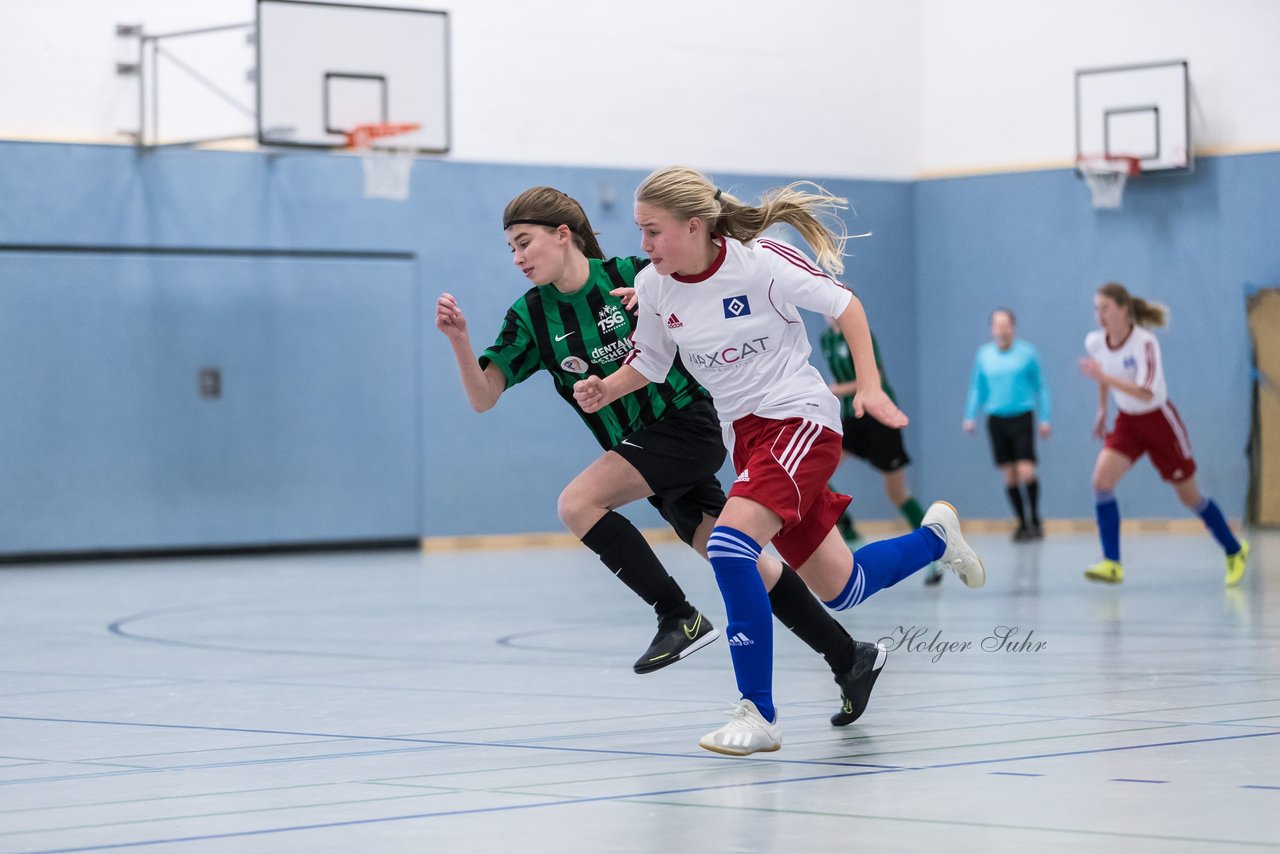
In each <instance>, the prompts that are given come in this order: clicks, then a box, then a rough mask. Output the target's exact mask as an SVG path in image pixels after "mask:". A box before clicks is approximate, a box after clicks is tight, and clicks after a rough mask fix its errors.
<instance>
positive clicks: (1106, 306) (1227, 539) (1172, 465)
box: [1080, 282, 1249, 586]
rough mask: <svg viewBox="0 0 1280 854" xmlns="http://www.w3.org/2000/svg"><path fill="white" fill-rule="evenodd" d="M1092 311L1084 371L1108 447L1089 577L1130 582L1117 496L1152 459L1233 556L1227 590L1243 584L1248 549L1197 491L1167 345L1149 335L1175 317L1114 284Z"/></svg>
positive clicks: (1098, 480) (1096, 429) (1099, 477)
mask: <svg viewBox="0 0 1280 854" xmlns="http://www.w3.org/2000/svg"><path fill="white" fill-rule="evenodd" d="M1093 307H1094V310H1095V311H1096V312H1097V315H1098V326H1100V327H1101V328H1100V329H1096V330H1094V331H1093V332H1090V333H1089V334H1088V336H1086V337H1085V339H1084V348H1085V350H1086V351H1088V353H1089V357H1088V358H1086V359H1081V360H1080V370H1081V371H1082V372H1083V373H1084V374H1085V376H1087V377H1090V378H1091V379H1094V380H1097V382H1098V416H1097V419H1096V420H1095V421H1094V425H1093V435H1094V437H1095V438H1098V439H1105V445H1104V446H1103V448H1102V450H1101V451H1100V452H1099V453H1098V461H1097V463H1096V464H1095V465H1094V469H1093V489H1094V492H1095V494H1096V501H1097V508H1096V509H1097V516H1098V535H1099V537H1100V538H1101V540H1102V560H1100V561H1099V562H1098V563H1095V564H1094V565H1093V566H1091V567H1089V568H1088V569H1087V570H1085V573H1084V574H1085V577H1086V578H1089V579H1091V580H1093V581H1106V582H1110V583H1112V584H1119V583H1120V582H1121V581H1123V580H1124V568H1123V567H1122V566H1121V564H1120V510H1119V508H1118V507H1117V505H1116V498H1115V492H1114V490H1115V488H1116V484H1118V483H1119V482H1120V478H1122V477H1124V475H1125V474H1126V473H1127V472H1128V471H1129V469H1130V468H1132V467H1133V464H1134V463H1135V462H1137V461H1138V458H1139V457H1141V456H1142V455H1143V454H1144V453H1146V454H1150V455H1151V462H1152V463H1153V464H1154V465H1155V467H1156V469H1157V470H1158V471H1159V472H1160V476H1161V477H1162V478H1164V479H1165V480H1166V481H1168V482H1169V483H1170V484H1171V485H1172V486H1173V489H1174V491H1175V492H1177V493H1178V499H1179V500H1180V501H1181V502H1182V503H1183V504H1185V505H1186V506H1187V507H1189V508H1190V509H1192V510H1194V511H1195V512H1196V514H1197V515H1199V516H1200V518H1201V519H1203V520H1204V524H1205V527H1207V528H1208V529H1209V531H1210V533H1212V534H1213V536H1214V539H1216V540H1217V541H1218V543H1219V545H1221V546H1222V549H1223V551H1224V552H1226V555H1227V575H1226V583H1227V585H1228V586H1234V585H1236V584H1239V583H1240V580H1241V579H1242V578H1244V568H1245V560H1246V558H1247V557H1248V555H1249V544H1248V543H1247V542H1245V541H1243V540H1237V539H1236V538H1235V536H1234V535H1233V534H1232V533H1231V528H1230V526H1228V525H1227V521H1226V519H1224V518H1223V516H1222V511H1221V510H1219V509H1218V505H1217V504H1216V503H1215V502H1214V501H1213V499H1212V498H1208V497H1206V496H1203V495H1201V494H1200V490H1199V489H1198V488H1197V487H1196V478H1195V473H1196V461H1195V459H1193V458H1192V456H1191V441H1190V439H1188V438H1187V429H1186V427H1184V426H1183V425H1182V418H1181V417H1180V416H1179V415H1178V410H1177V409H1175V408H1174V406H1173V403H1171V402H1170V401H1169V395H1168V392H1167V391H1166V389H1165V382H1164V366H1163V364H1162V362H1161V359H1160V342H1159V341H1157V340H1156V336H1155V335H1153V334H1151V333H1150V332H1149V331H1147V329H1146V328H1145V327H1146V326H1164V325H1165V321H1166V320H1167V318H1168V310H1167V309H1166V308H1165V307H1164V306H1162V305H1157V304H1154V303H1149V302H1147V301H1146V300H1143V299H1141V298H1140V297H1136V296H1133V295H1132V294H1130V293H1129V291H1128V290H1126V289H1125V287H1124V286H1123V285H1120V284H1116V283H1115V282H1111V283H1109V284H1106V285H1103V286H1102V287H1101V288H1099V289H1098V292H1097V293H1096V294H1095V295H1094V297H1093ZM1108 388H1109V389H1110V390H1111V396H1112V397H1114V398H1115V401H1116V409H1118V410H1119V411H1120V412H1119V414H1118V415H1117V416H1116V423H1115V427H1114V429H1112V431H1111V432H1110V433H1108V432H1107V430H1106V428H1107V389H1108Z"/></svg>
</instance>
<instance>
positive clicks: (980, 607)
mask: <svg viewBox="0 0 1280 854" xmlns="http://www.w3.org/2000/svg"><path fill="white" fill-rule="evenodd" d="M1251 539H1252V544H1253V557H1252V558H1251V559H1250V570H1249V574H1248V576H1247V577H1246V579H1245V582H1244V584H1243V585H1242V586H1241V587H1240V588H1239V589H1236V590H1224V588H1223V586H1222V572H1223V565H1222V558H1221V553H1220V552H1219V551H1218V550H1217V548H1216V546H1215V545H1214V544H1213V542H1212V541H1211V540H1210V539H1209V537H1208V536H1207V535H1200V536H1194V537H1193V536H1155V535H1150V534H1147V535H1140V536H1129V537H1127V538H1126V540H1125V543H1124V548H1125V553H1124V557H1125V561H1126V563H1125V567H1126V572H1127V573H1128V578H1127V580H1126V581H1125V583H1124V584H1123V585H1122V586H1119V587H1106V586H1098V585H1096V584H1091V583H1089V582H1086V581H1085V580H1084V579H1083V578H1082V577H1081V570H1082V569H1083V567H1084V566H1085V564H1087V563H1088V562H1090V561H1092V560H1093V559H1094V558H1095V551H1096V548H1097V547H1096V542H1095V540H1094V538H1093V537H1091V536H1085V535H1076V536H1060V537H1051V538H1050V539H1047V540H1045V541H1044V542H1042V543H1036V544H1030V545H1017V546H1015V545H1014V544H1012V543H1009V542H1008V541H1007V540H1006V538H1004V537H998V536H995V535H984V536H978V537H974V538H973V540H974V542H975V545H977V547H978V548H979V550H980V551H981V552H982V553H983V555H984V558H985V560H986V563H987V566H988V577H989V582H988V585H987V587H986V588H984V589H982V590H978V591H972V590H967V589H965V588H963V587H962V586H961V585H960V584H959V583H958V579H956V578H955V577H954V576H950V575H948V577H947V578H946V579H945V581H944V582H943V584H942V586H941V587H940V588H938V589H932V590H930V589H925V588H924V587H923V586H922V585H921V584H920V577H919V576H917V577H913V578H911V579H908V580H907V581H906V582H904V583H902V584H900V585H899V586H898V587H896V588H894V589H892V590H887V591H882V592H880V593H878V594H876V595H875V596H874V597H872V598H871V599H870V600H868V601H867V602H866V603H864V604H863V605H861V606H859V607H858V608H857V609H855V610H854V611H853V612H850V613H847V614H845V615H843V616H842V621H843V622H844V623H845V625H846V626H848V627H849V629H850V631H851V632H852V633H853V634H854V635H855V636H858V637H861V638H864V639H876V638H879V637H882V636H886V635H888V636H895V635H896V636H898V637H900V636H901V632H900V628H901V630H905V631H907V632H908V633H910V632H912V631H913V630H914V631H918V632H920V634H919V635H918V636H917V640H916V643H917V644H918V645H919V646H923V645H926V644H928V643H929V642H930V641H934V648H935V651H934V652H930V651H928V650H924V649H920V648H918V647H917V648H916V649H915V650H912V651H909V650H907V649H906V648H905V647H901V648H899V649H897V650H895V651H894V652H892V653H891V654H890V656H889V661H888V665H887V668H886V670H885V672H884V674H883V676H882V677H881V679H880V681H879V683H878V684H877V686H876V691H875V693H874V695H873V696H872V700H871V705H870V707H869V709H868V711H867V713H866V715H865V716H864V717H863V719H862V720H861V721H859V722H858V723H856V724H854V725H853V726H851V727H848V728H847V729H843V730H837V729H833V728H832V727H831V726H830V725H829V724H828V723H827V716H828V715H829V714H830V713H831V712H832V711H834V709H835V707H836V705H837V689H836V687H835V684H834V683H833V682H832V681H831V678H830V673H829V672H828V671H827V670H826V668H825V666H824V664H823V663H822V661H821V659H819V658H818V657H817V656H816V655H814V654H813V653H811V652H810V651H809V650H808V649H807V648H805V647H804V646H802V645H801V644H800V643H799V642H798V641H796V640H795V639H794V638H793V637H791V636H790V635H788V634H785V633H784V632H782V631H781V629H779V630H778V632H777V633H776V634H775V637H776V638H777V644H776V645H777V670H776V677H775V690H776V694H777V697H778V702H779V708H780V710H781V715H782V724H783V739H784V743H783V748H782V750H781V751H779V752H777V753H773V754H765V755H763V756H755V757H749V758H731V757H725V756H719V755H715V754H712V753H708V752H706V751H704V750H701V749H699V748H698V746H697V739H698V737H699V736H700V735H702V734H703V733H704V732H706V731H708V730H711V729H714V728H715V727H717V726H719V725H720V723H721V722H722V721H723V720H724V718H723V712H726V711H727V710H728V709H730V708H731V706H732V704H733V702H734V701H735V699H736V692H735V690H734V683H733V674H732V671H731V669H730V665H729V655H728V647H727V646H726V645H725V643H724V641H723V640H721V641H718V642H717V643H716V644H714V645H713V646H711V647H709V648H707V649H706V650H704V651H702V652H699V653H697V654H695V655H694V656H692V657H691V658H689V659H687V660H686V661H684V662H681V663H679V664H677V665H675V666H673V667H669V668H667V669H665V670H662V671H659V672H657V673H654V674H651V675H648V676H643V677H641V676H636V675H634V674H633V673H632V672H631V669H630V665H631V662H632V661H633V660H634V659H635V657H636V656H637V655H638V654H639V653H640V652H641V651H642V650H643V648H644V647H645V646H646V645H647V642H648V640H649V638H650V637H651V635H652V632H653V621H652V616H651V612H649V611H648V610H647V608H645V606H644V605H643V604H641V603H639V602H638V601H637V600H635V599H634V597H633V596H632V595H631V594H630V593H629V592H628V591H627V590H626V589H625V588H623V587H622V585H620V584H619V583H618V582H617V581H616V580H614V579H613V578H612V577H611V576H610V575H609V573H608V572H607V571H605V570H604V569H603V567H601V566H600V564H599V563H597V562H596V560H595V559H594V557H592V556H591V555H590V554H589V553H588V552H586V550H585V549H581V548H574V549H545V550H537V551H526V552H455V553H447V554H420V553H418V552H372V553H330V554H319V555H314V554H312V555H298V554H295V555H286V556H271V557H251V558H244V557H239V558H203V559H194V560H172V561H168V560H165V561H161V560H155V561H140V562H130V563H124V562H111V563H102V564H65V565H39V566H9V567H4V568H0V671H2V681H0V754H2V755H0V852H16V851H24V852H31V851H54V850H57V851H99V850H115V849H132V848H145V849H146V850H152V851H198V852H261V851H306V852H352V851H362V852H371V854H372V852H378V854H382V852H401V851H404V852H409V851H412V852H424V851H446V852H448V851H459V852H475V851H520V852H541V851H554V852H558V854H563V852H578V851H583V852H604V851H659V850H673V851H682V852H685V851H688V852H711V851H716V852H719V851H751V852H757V851H785V852H806V851H808V852H823V851H834V850H845V851H854V850H856V851H860V852H861V851H881V850H883V851H888V850H893V851H907V850H913V851H920V850H927V849H926V848H925V846H928V848H929V849H935V850H936V849H940V850H997V851H1017V850H1024V851H1025V850H1035V851H1048V850H1062V851H1077V850H1081V849H1084V848H1092V849H1095V850H1101V851H1115V850H1123V851H1125V852H1126V854H1133V852H1144V851H1225V850H1235V849H1241V850H1243V849H1244V848H1260V847H1261V848H1267V847H1270V848H1280V533H1257V532H1255V533H1254V534H1253V535H1252V537H1251ZM660 554H661V556H662V557H663V559H664V560H665V561H667V563H668V566H670V567H671V569H672V571H673V572H674V573H675V574H676V576H677V577H678V578H679V579H680V581H681V583H682V584H683V586H684V588H685V590H686V592H688V593H689V595H690V598H691V599H692V600H693V601H694V603H695V604H697V605H699V606H700V607H702V608H703V609H705V610H706V611H707V613H708V614H709V615H710V616H711V618H712V620H713V621H714V622H716V625H717V626H719V627H723V625H724V618H723V614H724V608H723V605H722V604H721V602H720V600H719V596H718V594H717V592H716V589H715V585H714V581H713V579H712V576H711V571H710V568H709V567H707V566H705V564H702V563H701V562H700V561H699V560H698V559H697V558H696V557H695V556H694V555H693V554H692V552H689V551H688V550H687V549H685V548H684V547H682V546H678V545H664V546H661V547H660ZM775 625H776V624H775ZM1001 626H1004V627H1012V628H1016V629H1017V634H1016V635H1013V636H1012V638H1011V640H1012V641H1013V642H1019V641H1026V640H1029V641H1030V643H1029V644H1028V645H1027V647H1026V648H1020V649H1017V650H1010V649H1007V648H1006V649H1003V650H999V651H990V650H983V649H982V644H983V641H984V639H987V638H990V637H992V636H993V634H994V633H996V632H998V631H1001V630H1000V629H999V627H1001ZM939 632H940V633H941V635H940V638H939V637H938V633H939ZM939 642H942V643H949V644H956V645H957V647H958V646H959V645H962V644H964V643H966V642H967V643H969V644H970V646H969V648H967V649H962V648H952V649H950V651H946V652H943V654H942V655H941V656H940V657H938V656H937V654H936V649H937V646H938V643H939ZM1036 644H1043V646H1042V647H1040V648H1038V649H1037V648H1036ZM989 645H990V642H989ZM935 658H936V660H935Z"/></svg>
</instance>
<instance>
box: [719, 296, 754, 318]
mask: <svg viewBox="0 0 1280 854" xmlns="http://www.w3.org/2000/svg"><path fill="white" fill-rule="evenodd" d="M722 303H723V304H724V316H725V318H727V319H729V320H732V319H733V318H735V317H746V316H747V315H748V314H750V313H751V303H750V302H748V301H747V295H746V294H740V295H738V296H736V297H728V298H727V299H724V300H722Z"/></svg>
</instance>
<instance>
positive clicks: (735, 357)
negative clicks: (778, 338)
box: [689, 335, 769, 371]
mask: <svg viewBox="0 0 1280 854" xmlns="http://www.w3.org/2000/svg"><path fill="white" fill-rule="evenodd" d="M768 350H769V336H768V335H765V336H764V337H762V338H752V339H751V340H750V341H744V342H742V343H741V344H739V345H738V346H737V347H725V348H724V349H723V350H721V351H720V352H719V353H690V354H689V359H690V360H691V361H692V362H693V363H694V364H695V365H697V366H698V367H700V368H704V369H706V370H709V371H715V370H720V371H722V370H724V369H726V368H732V367H734V365H735V364H736V363H737V362H743V361H746V360H748V359H750V358H751V357H752V356H758V355H760V354H761V353H765V352H768Z"/></svg>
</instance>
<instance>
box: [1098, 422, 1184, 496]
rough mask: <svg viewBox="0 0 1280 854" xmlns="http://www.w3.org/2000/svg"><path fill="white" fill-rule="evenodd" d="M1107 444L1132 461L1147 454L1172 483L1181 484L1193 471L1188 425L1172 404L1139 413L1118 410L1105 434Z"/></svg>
mask: <svg viewBox="0 0 1280 854" xmlns="http://www.w3.org/2000/svg"><path fill="white" fill-rule="evenodd" d="M1107 447H1108V448H1110V449H1111V450H1113V451H1118V452H1119V453H1121V454H1124V455H1125V456H1126V457H1128V458H1129V459H1131V460H1133V461H1134V462H1137V461H1138V459H1139V458H1140V457H1141V456H1142V455H1143V454H1144V453H1147V454H1150V455H1151V462H1152V463H1153V464H1154V465H1155V467H1156V471H1158V472H1160V476H1161V477H1162V478H1164V479H1165V480H1167V481H1170V482H1171V483H1181V482H1182V481H1184V480H1186V479H1187V478H1189V477H1191V475H1193V474H1195V473H1196V461H1195V460H1194V459H1192V458H1191V440H1190V439H1189V438H1188V437H1187V428H1186V427H1184V426H1182V418H1181V417H1179V416H1178V410H1176V409H1174V408H1173V404H1172V403H1168V402H1166V403H1165V404H1164V405H1163V406H1161V407H1160V408H1159V409H1156V410H1153V411H1151V412H1144V413H1142V414H1141V415H1130V414H1129V413H1127V412H1121V413H1120V414H1119V415H1117V416H1116V426H1115V428H1114V429H1112V431H1111V432H1110V433H1108V434H1107Z"/></svg>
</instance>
